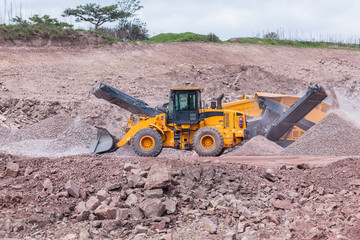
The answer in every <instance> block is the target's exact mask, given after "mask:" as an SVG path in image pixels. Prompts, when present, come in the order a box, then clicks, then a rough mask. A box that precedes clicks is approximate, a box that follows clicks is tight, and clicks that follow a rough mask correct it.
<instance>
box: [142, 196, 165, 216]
mask: <svg viewBox="0 0 360 240" xmlns="http://www.w3.org/2000/svg"><path fill="white" fill-rule="evenodd" d="M140 209H141V211H142V212H143V213H144V215H145V216H146V217H148V218H152V217H160V216H161V215H162V214H163V213H164V211H165V206H164V204H163V203H162V202H161V201H160V199H151V198H150V199H146V200H145V201H143V202H142V203H140Z"/></svg>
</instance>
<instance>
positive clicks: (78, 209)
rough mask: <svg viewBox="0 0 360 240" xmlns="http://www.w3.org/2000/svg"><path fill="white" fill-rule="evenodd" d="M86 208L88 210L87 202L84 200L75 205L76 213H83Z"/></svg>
mask: <svg viewBox="0 0 360 240" xmlns="http://www.w3.org/2000/svg"><path fill="white" fill-rule="evenodd" d="M85 210H88V208H87V207H86V203H85V202H84V201H81V202H79V203H78V204H76V207H75V212H76V213H81V212H82V211H85Z"/></svg>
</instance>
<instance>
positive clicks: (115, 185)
mask: <svg viewBox="0 0 360 240" xmlns="http://www.w3.org/2000/svg"><path fill="white" fill-rule="evenodd" d="M105 187H106V189H107V190H108V191H114V190H117V189H120V188H121V183H112V182H106V183H105Z"/></svg>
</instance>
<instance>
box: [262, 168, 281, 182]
mask: <svg viewBox="0 0 360 240" xmlns="http://www.w3.org/2000/svg"><path fill="white" fill-rule="evenodd" d="M263 177H264V178H266V179H267V180H269V181H270V182H275V181H277V180H278V177H277V176H276V175H275V173H274V170H273V169H266V171H265V174H264V175H263Z"/></svg>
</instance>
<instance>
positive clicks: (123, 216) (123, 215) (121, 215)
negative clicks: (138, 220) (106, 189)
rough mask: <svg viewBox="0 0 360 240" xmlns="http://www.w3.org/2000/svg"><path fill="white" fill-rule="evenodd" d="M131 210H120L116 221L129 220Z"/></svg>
mask: <svg viewBox="0 0 360 240" xmlns="http://www.w3.org/2000/svg"><path fill="white" fill-rule="evenodd" d="M129 212H130V211H129V209H128V208H120V209H118V210H117V214H116V219H119V220H127V219H128V218H129Z"/></svg>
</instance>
